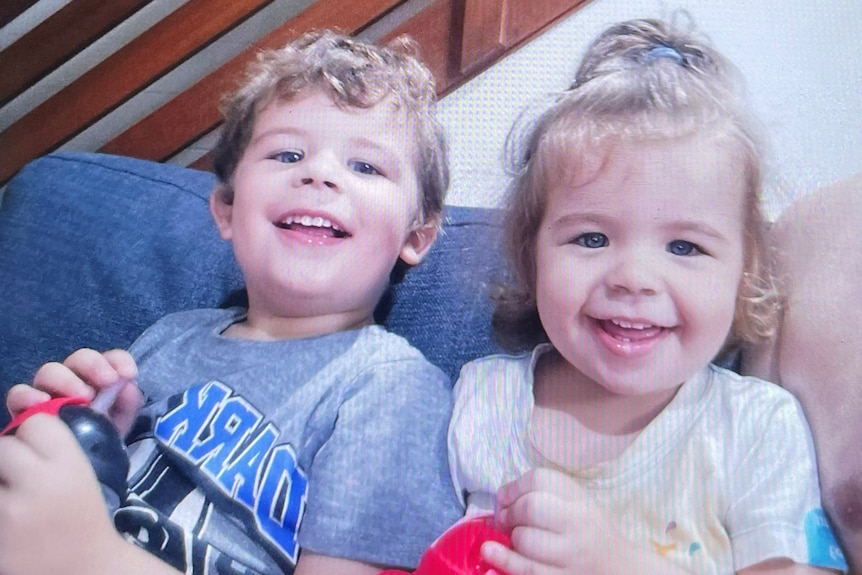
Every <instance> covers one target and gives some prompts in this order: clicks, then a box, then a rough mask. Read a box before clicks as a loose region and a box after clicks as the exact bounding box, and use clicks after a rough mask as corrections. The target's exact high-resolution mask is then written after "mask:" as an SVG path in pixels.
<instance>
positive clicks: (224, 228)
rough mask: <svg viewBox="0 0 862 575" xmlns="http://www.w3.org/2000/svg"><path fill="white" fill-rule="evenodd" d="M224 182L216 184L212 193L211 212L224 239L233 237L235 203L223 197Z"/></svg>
mask: <svg viewBox="0 0 862 575" xmlns="http://www.w3.org/2000/svg"><path fill="white" fill-rule="evenodd" d="M222 187H223V184H218V185H216V187H215V189H214V190H213V191H212V193H211V194H210V213H211V214H212V217H213V220H215V225H216V227H217V228H218V232H219V235H220V236H221V237H222V239H223V240H229V239H231V238H232V237H233V230H232V227H231V223H232V221H233V205H231V204H227V203H225V201H224V200H223V199H222Z"/></svg>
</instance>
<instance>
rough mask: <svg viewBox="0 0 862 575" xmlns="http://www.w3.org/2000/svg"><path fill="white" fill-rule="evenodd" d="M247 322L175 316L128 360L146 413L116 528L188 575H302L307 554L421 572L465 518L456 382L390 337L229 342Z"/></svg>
mask: <svg viewBox="0 0 862 575" xmlns="http://www.w3.org/2000/svg"><path fill="white" fill-rule="evenodd" d="M244 313H245V310H243V309H232V310H197V311H192V312H182V313H178V314H173V315H170V316H167V317H166V318H164V319H163V320H161V321H159V322H158V323H156V324H155V325H154V326H152V327H151V328H150V329H148V330H147V331H146V332H145V333H144V334H143V335H142V336H141V337H140V338H139V339H138V340H137V341H136V342H135V343H134V344H133V346H132V347H131V350H130V351H131V352H132V354H133V355H134V356H135V358H136V360H137V361H138V367H139V370H140V376H139V384H140V386H141V388H142V390H143V391H144V393H145V395H146V396H147V399H148V403H147V405H146V406H145V408H144V409H143V410H142V412H141V416H140V417H139V418H138V420H137V422H136V423H135V426H134V427H133V429H132V431H131V432H130V434H129V436H128V437H127V443H128V444H129V447H130V454H131V461H132V469H131V472H130V475H129V479H130V481H129V484H130V488H131V490H132V492H133V493H132V495H131V496H130V500H129V505H128V506H126V507H124V508H121V509H120V510H119V511H118V512H117V513H116V515H115V523H116V525H117V527H118V529H120V531H122V532H123V533H125V534H126V535H127V537H128V538H129V539H131V540H133V541H135V542H136V543H137V544H138V545H141V546H142V547H144V548H147V549H149V550H151V551H152V552H153V553H154V554H155V555H158V556H160V557H161V558H162V559H163V560H165V561H167V562H168V563H170V564H171V565H173V566H174V567H175V568H177V569H179V570H181V571H185V572H187V573H218V574H227V573H230V574H234V573H267V574H268V573H282V572H287V573H290V572H292V571H293V568H294V566H295V564H296V560H297V558H298V553H299V549H300V548H302V549H307V550H310V551H313V552H315V553H318V554H324V555H330V556H335V557H342V558H347V559H353V560H359V561H367V562H372V563H379V564H385V565H396V566H405V567H412V566H414V565H416V563H417V562H418V560H419V558H420V556H421V554H422V552H423V551H424V550H425V549H426V548H427V547H428V546H429V545H430V544H431V543H432V542H433V541H434V539H435V538H436V537H437V536H438V535H440V533H442V532H443V531H444V530H445V529H446V528H447V527H448V526H449V525H451V524H452V523H453V522H454V521H456V520H457V519H458V518H459V517H460V516H461V515H462V513H463V509H462V508H461V506H460V503H459V502H458V500H457V497H456V494H455V491H454V489H453V487H452V484H451V479H450V475H449V470H448V464H447V455H446V433H447V426H448V423H449V417H450V414H451V402H452V399H451V386H450V383H449V381H448V378H447V377H446V376H445V375H444V374H443V373H442V372H441V371H440V370H439V369H437V368H436V367H434V366H432V365H431V364H430V363H429V362H428V361H427V360H425V358H424V357H423V356H422V355H421V353H420V352H419V351H418V350H416V349H415V348H413V347H411V346H410V345H409V344H408V343H407V342H406V340H404V339H402V338H401V337H399V336H396V335H394V334H390V333H388V332H386V331H385V330H384V329H383V328H381V327H379V326H369V327H365V328H362V329H358V330H354V331H346V332H338V333H334V334H330V335H325V336H321V337H316V338H308V339H300V340H282V341H249V340H239V339H233V338H226V337H223V336H221V335H220V334H221V333H222V332H223V331H224V330H225V329H226V328H227V327H228V326H229V325H231V324H232V323H234V322H236V321H238V320H240V319H242V317H243V315H244Z"/></svg>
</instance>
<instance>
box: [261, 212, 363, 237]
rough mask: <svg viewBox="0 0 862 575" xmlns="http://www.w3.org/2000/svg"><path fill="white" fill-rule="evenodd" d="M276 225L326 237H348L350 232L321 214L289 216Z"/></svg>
mask: <svg viewBox="0 0 862 575" xmlns="http://www.w3.org/2000/svg"><path fill="white" fill-rule="evenodd" d="M275 225H276V227H279V228H281V229H284V230H291V231H295V232H300V233H303V234H306V235H309V236H317V237H326V238H337V239H341V238H348V237H350V234H349V233H348V232H346V231H344V230H342V229H341V228H340V227H339V226H338V224H335V223H333V222H331V221H329V220H328V219H326V218H324V217H321V216H309V215H302V216H287V217H286V218H284V219H283V220H281V221H277V222H275Z"/></svg>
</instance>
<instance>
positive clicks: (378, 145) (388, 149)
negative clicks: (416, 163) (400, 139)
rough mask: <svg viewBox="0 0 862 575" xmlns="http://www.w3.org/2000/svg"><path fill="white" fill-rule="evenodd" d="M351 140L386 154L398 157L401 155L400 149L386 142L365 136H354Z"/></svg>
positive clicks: (358, 144)
mask: <svg viewBox="0 0 862 575" xmlns="http://www.w3.org/2000/svg"><path fill="white" fill-rule="evenodd" d="M351 141H352V143H353V145H355V146H359V147H361V148H370V149H372V150H375V151H377V152H380V153H383V154H386V155H387V156H390V157H392V158H397V157H398V156H399V153H398V150H397V149H395V148H393V147H392V146H390V145H388V144H387V143H385V142H380V141H378V140H373V139H371V138H367V137H365V136H358V137H356V138H353V139H352V140H351Z"/></svg>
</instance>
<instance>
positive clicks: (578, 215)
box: [552, 212, 612, 226]
mask: <svg viewBox="0 0 862 575" xmlns="http://www.w3.org/2000/svg"><path fill="white" fill-rule="evenodd" d="M610 219H612V216H611V215H610V214H608V215H605V214H603V213H601V212H570V213H568V214H566V215H564V216H562V217H559V218H557V219H556V220H554V221H553V222H552V225H554V226H567V225H571V224H604V223H607V221H608V220H610Z"/></svg>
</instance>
